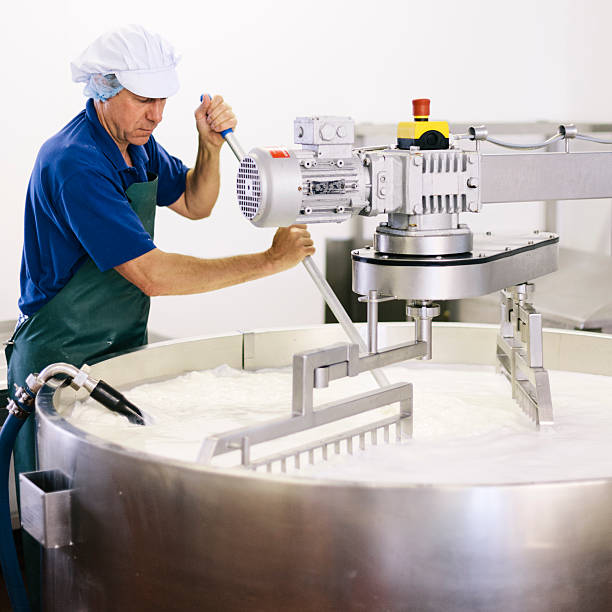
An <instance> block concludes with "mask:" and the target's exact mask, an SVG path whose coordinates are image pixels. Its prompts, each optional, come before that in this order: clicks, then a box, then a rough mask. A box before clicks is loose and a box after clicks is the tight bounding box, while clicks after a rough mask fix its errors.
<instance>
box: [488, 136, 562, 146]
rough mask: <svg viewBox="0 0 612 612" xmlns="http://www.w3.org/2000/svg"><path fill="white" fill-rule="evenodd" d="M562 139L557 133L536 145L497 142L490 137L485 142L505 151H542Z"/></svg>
mask: <svg viewBox="0 0 612 612" xmlns="http://www.w3.org/2000/svg"><path fill="white" fill-rule="evenodd" d="M564 138H565V137H564V136H563V135H562V134H559V133H557V134H555V135H554V136H551V137H550V138H548V139H547V140H545V141H544V142H540V143H537V144H517V143H512V142H504V141H503V140H498V139H497V138H493V137H492V136H487V138H486V140H487V142H490V143H492V144H494V145H498V146H500V147H506V148H507V149H543V148H544V147H547V146H549V145H551V144H553V143H554V142H559V141H560V140H563V139H564Z"/></svg>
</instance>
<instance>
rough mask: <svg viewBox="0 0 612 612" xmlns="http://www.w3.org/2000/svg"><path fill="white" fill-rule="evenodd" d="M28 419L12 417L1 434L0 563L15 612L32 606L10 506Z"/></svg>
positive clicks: (5, 422)
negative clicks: (13, 468) (14, 461)
mask: <svg viewBox="0 0 612 612" xmlns="http://www.w3.org/2000/svg"><path fill="white" fill-rule="evenodd" d="M25 422H26V419H20V418H18V417H16V416H15V415H14V414H9V416H8V418H7V419H6V421H4V425H3V426H2V431H0V563H1V564H2V574H3V576H4V582H5V584H6V588H7V590H8V594H9V598H10V600H11V606H12V607H13V612H30V603H29V601H28V595H27V593H26V589H25V585H24V583H23V577H22V576H21V570H20V568H19V560H18V559H17V551H16V550H15V540H14V539H13V527H12V525H11V508H10V504H9V493H8V491H9V469H10V465H11V453H12V452H13V447H14V446H15V439H16V438H17V434H18V433H19V430H20V429H21V427H22V425H23V424H24V423H25Z"/></svg>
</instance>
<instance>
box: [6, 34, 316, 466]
mask: <svg viewBox="0 0 612 612" xmlns="http://www.w3.org/2000/svg"><path fill="white" fill-rule="evenodd" d="M177 60H178V58H177V56H176V55H175V53H174V50H173V49H172V47H171V46H170V45H169V44H168V43H167V42H166V41H165V40H163V39H162V38H161V37H160V36H158V35H155V34H152V33H150V32H148V31H146V30H145V29H144V28H142V27H139V26H129V27H124V28H120V29H118V30H116V31H113V32H110V33H108V34H105V35H103V36H101V37H100V38H98V39H97V40H96V41H95V42H94V43H92V45H90V46H89V47H88V48H87V49H86V50H85V51H84V53H83V54H82V55H81V56H80V57H79V58H78V59H77V60H76V61H75V62H74V63H73V64H72V72H73V79H74V80H75V81H77V82H84V83H85V95H87V96H88V98H89V99H88V101H87V105H86V108H85V110H84V111H83V112H81V113H79V115H77V116H76V117H75V118H74V119H73V120H72V121H70V123H68V124H67V125H66V126H65V127H64V128H63V129H62V130H61V131H60V132H59V133H58V134H56V135H55V136H53V137H52V138H51V139H50V140H48V141H47V142H46V143H45V144H44V145H43V147H42V148H41V150H40V152H39V155H38V157H37V160H36V163H35V166H34V170H33V172H32V176H31V179H30V184H29V187H28V192H27V198H26V212H25V235H24V248H23V258H22V267H21V298H20V300H19V308H20V311H21V317H20V321H19V324H18V327H17V329H16V331H15V333H14V335H13V338H12V339H11V341H10V343H9V345H8V346H7V350H6V355H7V361H8V380H9V389H10V390H11V392H12V393H13V394H14V385H23V384H24V381H25V378H26V377H27V375H28V374H29V373H31V372H34V371H40V370H41V369H42V368H43V367H44V366H46V365H48V364H49V363H53V362H57V361H66V362H68V363H72V364H74V365H77V366H81V365H83V364H84V363H86V362H88V363H91V362H93V361H95V360H98V359H100V358H102V357H103V356H105V355H108V354H111V353H115V352H117V351H123V350H126V349H130V348H134V347H137V346H140V345H142V344H145V343H146V341H147V333H146V327H147V317H148V312H149V299H150V296H153V295H178V294H192V293H200V292H204V291H212V290H214V289H221V288H223V287H228V286H230V285H235V284H237V283H242V282H246V281H250V280H254V279H257V278H261V277H264V276H267V275H270V274H274V273H276V272H281V271H282V270H286V269H288V268H290V267H292V266H295V265H296V264H298V263H299V262H300V261H301V260H302V259H303V258H304V257H306V256H307V255H310V254H312V253H313V252H314V247H313V242H312V240H311V238H310V234H309V233H308V231H307V230H306V226H302V225H298V226H292V227H290V228H280V229H279V230H278V231H277V232H276V235H275V236H274V240H273V242H272V245H271V247H270V248H269V249H268V250H267V251H265V252H262V253H254V254H249V255H238V256H235V257H226V258H223V259H198V258H196V257H189V256H186V255H179V254H175V253H166V252H164V251H161V250H160V249H158V248H156V246H155V244H154V242H153V226H154V219H155V209H156V206H168V207H169V208H171V209H172V210H174V211H175V212H176V213H178V214H180V215H182V216H184V217H187V218H189V219H202V218H205V217H207V216H209V215H210V213H211V212H212V209H213V207H214V205H215V202H216V199H217V195H218V192H219V151H220V148H221V146H222V145H223V142H224V139H223V138H222V137H221V135H220V132H222V131H223V130H226V129H228V128H234V127H235V126H236V117H235V115H234V113H233V112H232V109H231V107H230V106H228V105H227V104H226V103H225V102H224V101H223V98H221V97H220V96H214V97H213V98H212V99H211V98H210V97H209V96H204V98H203V101H202V103H201V104H200V106H199V107H198V108H197V109H196V111H195V119H196V127H197V132H198V139H199V140H198V144H199V148H198V154H197V159H196V163H195V166H194V168H192V169H191V170H189V169H187V167H186V166H185V165H184V164H183V163H182V162H181V161H180V160H179V159H177V158H176V157H172V156H171V155H169V154H168V153H167V152H166V151H165V150H164V149H163V147H162V146H161V145H159V144H158V143H157V142H156V141H155V139H154V138H153V136H152V132H153V130H154V129H155V128H156V127H157V125H158V124H159V123H160V121H161V120H162V113H163V110H164V106H165V104H166V98H168V97H170V96H171V95H173V94H175V93H176V92H177V90H178V79H177V75H176V70H175V66H176V63H177ZM15 466H16V471H17V472H22V471H27V470H31V469H35V456H34V422H33V419H29V422H27V423H26V425H25V426H24V427H23V428H22V430H21V432H20V435H19V438H18V440H17V447H16V449H15Z"/></svg>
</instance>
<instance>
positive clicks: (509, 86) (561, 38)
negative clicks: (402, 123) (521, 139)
mask: <svg viewBox="0 0 612 612" xmlns="http://www.w3.org/2000/svg"><path fill="white" fill-rule="evenodd" d="M611 17H612V6H610V3H608V2H606V1H605V0H600V1H598V0H581V1H578V0H576V1H574V0H539V1H538V0H530V1H525V0H515V1H513V2H503V3H502V2H492V1H491V0H466V1H463V2H461V1H458V0H438V1H435V2H434V1H430V2H414V1H409V0H402V1H398V2H389V1H387V2H385V1H379V2H371V1H368V2H365V1H362V0H354V1H352V2H334V1H333V0H326V1H321V0H310V1H309V2H304V3H302V2H300V3H298V2H291V1H289V0H284V1H281V0H276V1H275V0H263V1H250V2H237V1H235V0H234V1H231V0H230V1H226V2H214V3H213V2H206V3H204V2H202V3H196V2H193V1H191V2H182V1H180V0H175V1H174V2H167V1H164V2H161V1H158V0H148V1H140V0H132V1H131V2H125V1H122V2H118V1H117V0H105V2H97V3H87V2H82V1H78V2H77V1H76V0H74V1H67V0H64V1H58V0H55V1H54V2H30V3H21V4H19V5H18V4H17V3H9V5H8V6H5V7H3V17H2V20H3V25H4V27H3V34H2V37H0V56H1V57H2V58H3V62H2V63H3V70H2V92H3V93H2V96H1V98H0V100H1V102H0V104H1V107H0V110H1V112H0V134H1V135H2V144H3V146H2V148H1V151H0V177H1V179H2V191H3V197H2V203H1V208H0V211H1V212H0V219H1V228H2V237H1V238H0V261H2V272H3V275H2V276H3V281H4V282H3V285H2V289H1V292H0V319H6V318H11V317H13V316H14V315H15V313H16V301H17V297H18V270H19V260H20V250H21V233H22V215H23V200H24V194H25V189H26V185H27V180H28V176H29V173H30V170H31V167H32V164H33V162H34V159H35V156H36V152H37V150H38V147H39V146H40V144H41V143H42V142H43V140H44V139H46V138H47V137H49V136H50V135H52V134H53V133H54V132H56V131H57V130H58V129H59V128H60V127H61V126H62V125H63V124H64V123H66V122H67V121H68V120H69V119H70V118H71V117H72V116H74V115H75V114H76V113H77V112H78V111H79V110H80V109H81V108H82V107H83V104H84V98H83V97H82V95H81V87H80V86H78V85H76V84H73V83H72V82H71V81H70V73H69V61H70V60H71V59H72V58H74V57H75V56H76V55H77V54H78V53H79V52H80V51H81V50H82V49H83V48H84V47H85V46H86V45H87V44H88V43H89V42H90V41H91V40H93V38H95V37H96V36H97V35H98V34H99V33H101V32H102V31H103V30H105V29H107V28H108V27H111V26H113V25H115V24H118V23H126V22H139V23H142V24H143V25H145V26H147V27H150V28H151V29H155V30H158V31H160V32H162V33H163V34H164V35H165V36H166V37H167V38H168V39H170V40H171V41H173V42H174V43H175V45H176V46H177V47H178V48H179V50H180V51H181V52H182V54H183V60H182V62H181V64H180V75H181V81H182V88H181V90H180V92H179V93H178V94H177V95H176V96H175V97H174V98H173V99H172V100H170V101H169V103H168V105H167V107H166V112H165V118H164V122H163V123H162V125H161V126H160V127H159V128H158V130H157V138H158V140H160V141H161V142H162V144H164V145H165V146H166V148H168V149H169V150H170V151H171V152H172V153H174V154H175V155H178V156H179V157H182V158H183V160H184V161H185V162H186V163H188V164H189V163H191V162H192V161H193V159H194V154H195V146H196V137H195V129H194V125H193V117H192V111H193V109H194V107H195V106H196V104H197V101H198V97H199V95H200V93H201V92H203V91H209V92H213V93H222V94H223V95H224V96H225V97H226V99H227V100H228V101H230V103H231V104H232V105H233V107H234V109H235V111H236V113H237V115H238V118H239V129H238V135H239V136H240V138H241V140H242V142H243V144H244V146H245V147H246V148H247V149H248V148H250V147H251V146H254V145H273V144H283V145H286V146H287V145H291V137H292V122H293V119H294V117H295V116H297V115H305V114H311V113H312V114H314V113H319V114H326V113H327V114H346V115H351V116H353V117H354V118H355V119H356V120H357V121H376V122H392V121H398V120H406V119H407V118H409V117H410V114H411V104H410V102H411V99H412V98H413V97H421V96H427V97H431V98H432V100H433V113H434V114H435V115H436V116H437V117H443V118H448V119H453V120H461V119H463V118H470V119H471V118H477V117H482V118H483V119H487V120H500V121H502V120H525V121H531V120H535V119H553V120H556V119H559V120H567V121H571V120H576V121H579V120H583V121H584V120H588V121H611V119H612V117H611V115H612V112H611V111H610V109H609V104H610V99H611V93H612V92H611V86H610V79H609V77H608V74H607V72H608V64H609V61H610V57H612V54H611V53H610V51H611V49H610V47H611V45H612V43H611V42H610V37H609V35H608V30H609V24H610V18H611ZM222 163H223V169H222V193H221V196H220V199H219V202H218V205H217V210H216V211H215V215H214V217H213V218H212V219H209V220H205V221H201V222H198V223H193V222H189V221H186V220H182V219H180V218H179V217H178V216H176V215H173V214H172V213H169V212H168V211H161V212H160V214H159V222H158V224H157V229H156V231H157V240H156V241H157V243H158V246H159V247H160V248H163V249H164V250H172V251H177V252H183V253H190V254H193V255H197V256H201V257H217V256H223V255H228V254H234V253H240V252H247V251H254V250H260V249H265V248H267V245H268V243H269V240H270V238H271V235H272V232H271V231H269V230H258V229H255V228H253V227H251V226H250V225H249V224H248V223H247V222H245V221H244V220H243V219H242V218H241V215H240V213H239V212H238V210H237V206H236V202H235V197H234V191H233V184H234V177H235V171H236V162H235V160H234V159H233V157H232V155H231V153H230V152H229V151H225V153H224V156H223V160H222ZM312 231H313V234H314V235H315V237H316V239H317V240H318V242H319V244H321V245H322V244H323V238H324V237H325V236H328V235H332V234H333V233H334V232H335V233H336V235H339V234H340V233H341V232H343V231H346V230H345V229H342V228H337V227H333V228H332V227H328V226H325V227H320V228H319V227H315V228H313V229H312ZM317 259H318V261H319V263H320V264H321V265H323V260H322V254H321V253H319V254H318V255H317ZM322 312H323V307H322V303H321V301H320V299H319V297H318V295H317V293H316V291H315V290H314V288H313V287H312V286H311V283H310V282H309V279H308V278H307V276H306V274H305V272H304V271H303V270H302V269H301V268H297V269H295V270H292V271H289V272H286V273H284V274H282V275H279V276H277V277H274V278H269V279H265V280H262V281H257V282H253V283H249V284H247V285H244V286H240V287H235V288H232V289H228V290H224V291H221V292H216V293H211V294H206V295H201V296H191V297H177V298H160V299H156V300H155V301H154V307H153V312H152V327H153V328H154V329H155V330H157V331H159V332H162V333H166V334H168V335H172V336H185V335H194V334H200V333H205V332H213V331H227V330H234V329H248V328H253V327H262V326H275V325H295V324H304V323H315V322H319V321H321V320H322Z"/></svg>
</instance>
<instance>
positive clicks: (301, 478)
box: [36, 323, 612, 490]
mask: <svg viewBox="0 0 612 612" xmlns="http://www.w3.org/2000/svg"><path fill="white" fill-rule="evenodd" d="M391 325H394V324H388V326H391ZM399 325H401V326H406V327H407V328H408V327H411V326H410V324H405V323H400V324H399ZM383 326H384V324H383ZM322 327H332V326H330V325H327V326H304V327H303V328H282V329H271V330H256V332H255V333H267V332H272V333H278V332H281V333H282V332H292V331H295V330H297V329H304V330H309V329H319V328H322ZM333 327H337V326H333ZM436 328H438V329H445V328H446V329H463V330H470V329H490V330H491V329H492V330H496V329H497V326H495V325H487V324H465V323H438V324H434V329H436ZM545 334H549V335H550V334H552V335H553V336H567V337H580V338H593V339H597V341H604V342H606V343H609V344H610V347H611V349H610V352H611V354H612V334H611V335H608V334H600V333H591V332H583V331H573V330H557V329H555V330H553V329H547V330H545ZM224 337H226V336H223V335H210V336H202V337H198V338H187V339H181V340H177V341H164V342H160V343H156V344H153V345H148V346H147V347H141V348H138V349H134V350H131V351H127V352H126V353H121V354H119V355H114V356H112V357H110V358H108V360H111V359H116V358H120V357H122V356H124V355H127V354H132V355H138V353H140V352H141V351H142V350H151V351H155V350H156V349H157V348H160V347H167V346H180V345H181V344H182V343H185V342H194V341H195V342H197V341H204V342H205V341H209V340H210V341H212V340H215V339H216V338H224ZM434 344H435V343H434ZM491 350H492V351H493V350H494V347H491ZM108 360H104V361H103V362H100V363H104V362H105V361H108ZM455 363H456V362H455ZM611 363H612V361H611ZM552 369H555V368H552ZM610 369H611V370H612V366H610ZM575 371H577V372H581V371H583V370H575ZM584 373H587V374H588V373H592V372H584ZM602 375H606V374H602ZM607 375H608V376H610V375H612V372H611V373H610V374H607ZM147 381H148V379H145V380H142V381H140V382H138V383H137V384H142V383H144V382H147ZM57 391H58V389H57V388H54V387H51V386H49V385H47V386H45V387H43V389H42V390H41V391H40V393H39V394H38V397H37V399H36V417H37V419H40V418H42V419H44V420H45V421H46V424H49V425H52V426H53V427H58V428H60V429H62V430H63V431H64V432H65V433H68V434H70V435H71V436H74V437H75V438H77V439H79V440H81V441H84V442H86V443H87V444H92V445H94V446H96V447H98V448H99V449H104V450H105V451H107V452H110V453H113V454H118V455H124V456H127V457H132V458H134V459H139V460H142V461H147V462H153V463H161V464H166V465H174V466H175V467H180V468H182V469H188V470H194V471H201V472H207V473H210V474H215V475H221V476H227V477H232V478H239V479H240V478H242V479H244V478H246V479H249V480H252V479H261V480H263V481H269V480H273V481H274V482H278V483H286V484H292V485H296V486H304V487H308V486H316V487H339V488H340V487H344V488H346V487H349V488H350V487H354V488H377V489H387V490H394V489H413V488H419V489H422V488H431V489H441V490H450V489H470V488H478V489H480V488H488V489H490V488H506V487H510V488H520V487H527V488H529V487H542V486H559V485H563V486H567V485H572V484H575V485H591V484H595V483H599V484H603V483H606V484H610V485H612V475H610V476H600V477H589V478H582V479H574V480H548V481H536V482H499V483H480V484H478V483H476V484H474V483H469V482H466V483H457V484H455V483H411V482H393V481H389V482H384V483H380V482H376V481H372V480H340V479H322V478H317V477H316V476H314V475H313V476H309V475H298V476H293V475H291V474H278V473H264V472H253V471H245V470H243V469H241V468H239V467H235V468H228V467H215V466H205V465H201V464H198V463H195V462H192V461H185V460H180V459H172V458H168V457H163V456H160V455H155V454H152V453H147V452H144V451H140V450H136V449H130V448H128V447H125V446H120V445H118V444H116V443H114V442H109V441H107V440H105V439H103V438H101V437H99V436H96V435H95V434H91V433H89V432H85V431H83V430H80V429H79V428H78V427H76V426H74V425H72V424H71V423H69V422H68V421H67V420H66V419H64V418H63V417H62V416H61V415H60V414H59V413H58V412H57V410H56V408H55V404H54V396H55V394H56V392H57ZM553 399H554V398H553ZM517 410H518V408H517ZM38 427H40V424H38Z"/></svg>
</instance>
